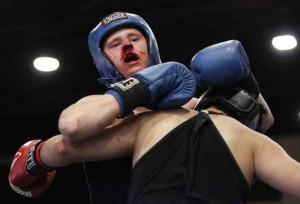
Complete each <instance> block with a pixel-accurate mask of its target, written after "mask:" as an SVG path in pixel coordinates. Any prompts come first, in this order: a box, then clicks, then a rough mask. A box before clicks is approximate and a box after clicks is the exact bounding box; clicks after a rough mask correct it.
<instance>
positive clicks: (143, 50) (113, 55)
mask: <svg viewBox="0 0 300 204" xmlns="http://www.w3.org/2000/svg"><path fill="white" fill-rule="evenodd" d="M103 50H104V52H105V53H106V55H107V56H108V58H109V59H110V60H111V62H112V64H113V65H114V66H115V67H117V69H118V71H119V72H120V73H121V74H122V75H123V76H124V78H129V77H130V76H132V75H133V74H134V73H136V72H138V71H140V70H142V69H144V68H146V67H147V66H148V63H149V60H148V59H149V53H148V48H147V41H146V39H145V37H144V35H143V34H142V33H141V32H140V31H139V30H137V29H134V28H129V29H127V28H126V29H125V28H124V29H120V30H118V31H116V32H114V33H113V34H111V35H110V36H109V37H108V38H107V39H106V40H105V42H104V45H103ZM129 54H131V55H135V56H136V59H135V60H133V61H129V62H127V61H126V56H128V55H129ZM124 58H125V59H124Z"/></svg>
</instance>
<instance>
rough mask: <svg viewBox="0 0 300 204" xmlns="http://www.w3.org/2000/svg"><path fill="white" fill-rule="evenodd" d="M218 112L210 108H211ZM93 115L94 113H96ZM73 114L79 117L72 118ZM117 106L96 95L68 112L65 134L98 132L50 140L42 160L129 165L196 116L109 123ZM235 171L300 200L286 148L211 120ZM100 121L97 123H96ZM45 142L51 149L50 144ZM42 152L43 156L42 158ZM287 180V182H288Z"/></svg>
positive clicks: (297, 168) (172, 114)
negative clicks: (130, 159)
mask: <svg viewBox="0 0 300 204" xmlns="http://www.w3.org/2000/svg"><path fill="white" fill-rule="evenodd" d="M209 109H210V110H213V111H216V112H222V111H221V110H218V109H216V108H214V107H211V108H209ZM95 110H97V113H95ZM74 112H76V113H77V114H75V115H76V117H74ZM119 112H120V107H119V105H118V103H117V101H116V100H115V99H114V97H112V96H110V95H97V96H95V97H94V98H93V99H92V100H91V99H90V98H86V101H85V99H83V100H81V101H80V102H78V103H76V104H73V105H71V106H70V107H69V108H67V109H66V110H65V111H64V112H63V113H62V115H61V117H60V121H59V122H60V123H63V122H67V121H68V123H66V124H61V125H62V126H66V127H67V126H70V127H68V128H66V129H65V130H66V131H65V132H64V134H65V135H68V136H69V137H70V138H71V137H73V138H74V137H80V135H84V134H86V133H84V132H82V129H89V128H92V129H97V131H95V132H89V133H90V134H93V136H94V137H91V138H90V139H89V140H85V141H84V142H78V143H76V142H75V143H69V142H68V141H66V140H65V139H64V138H63V137H62V136H61V135H60V136H56V137H53V138H51V139H50V140H48V141H49V142H50V143H52V144H55V145H54V146H53V147H54V148H53V147H51V146H48V145H47V146H44V147H43V148H42V152H41V154H42V155H44V156H45V155H47V157H43V161H44V162H45V163H46V164H49V165H51V166H61V167H63V166H66V165H69V164H72V163H75V162H82V161H99V160H106V159H114V158H119V157H123V156H128V155H133V164H132V165H133V166H134V165H135V164H136V162H137V161H139V159H140V158H141V157H142V156H143V155H145V154H146V153H147V152H148V151H149V150H150V149H151V148H152V147H154V145H155V144H157V143H158V142H159V141H160V140H161V139H163V138H164V137H165V135H166V134H167V133H169V132H170V131H171V130H173V129H174V128H175V127H177V126H178V125H180V124H181V123H183V122H185V121H186V120H188V119H190V118H191V117H193V116H195V115H196V114H198V112H197V111H194V110H188V109H183V108H181V109H176V110H168V111H158V112H154V111H148V112H144V113H140V114H136V115H132V116H129V117H127V118H125V119H123V120H122V121H120V122H118V123H115V124H114V125H110V124H112V122H113V120H114V118H115V117H116V116H117V115H118V114H119ZM87 114H88V115H89V114H92V116H93V118H91V119H92V120H95V121H98V122H99V123H92V125H91V123H78V121H82V119H83V118H86V115H87ZM210 116H211V119H212V121H213V123H214V124H215V126H216V128H217V129H218V131H219V132H220V134H221V136H222V137H223V139H224V141H225V142H226V144H227V146H228V147H229V149H230V151H231V153H232V154H233V156H234V158H235V160H236V162H237V164H238V166H239V168H240V169H241V171H242V173H243V175H244V176H245V178H246V180H247V181H248V183H249V185H251V184H252V182H253V180H254V178H258V179H260V180H262V181H263V182H265V183H266V184H268V185H270V186H272V187H274V188H275V189H278V190H279V191H282V192H285V193H288V194H291V195H293V196H295V197H298V198H300V164H299V162H297V161H296V160H294V159H292V158H291V157H290V156H289V155H288V154H287V153H286V152H285V151H284V149H283V148H282V147H281V146H279V145H278V144H277V143H276V142H274V141H273V140H271V139H270V138H269V137H267V136H266V135H263V134H261V133H258V132H256V131H253V130H251V129H249V128H248V127H246V126H245V125H243V124H241V123H240V122H238V121H237V120H235V119H233V118H231V117H228V116H224V115H210ZM100 121H101V123H100ZM50 143H49V144H50ZM44 151H46V152H47V154H43V152H44ZM287 177H289V178H290V179H286V178H287Z"/></svg>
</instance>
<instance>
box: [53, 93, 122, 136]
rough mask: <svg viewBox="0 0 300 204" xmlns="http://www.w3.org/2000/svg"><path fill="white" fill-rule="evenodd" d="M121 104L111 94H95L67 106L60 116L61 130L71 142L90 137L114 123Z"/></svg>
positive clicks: (59, 124)
mask: <svg viewBox="0 0 300 204" xmlns="http://www.w3.org/2000/svg"><path fill="white" fill-rule="evenodd" d="M119 113H120V106H119V104H118V103H117V101H116V100H115V98H114V97H113V96H111V95H93V96H88V97H85V98H83V99H81V100H79V101H78V102H77V103H75V104H73V105H71V106H69V107H68V108H66V109H65V110H64V111H63V112H62V113H61V115H60V118H59V123H58V126H59V130H60V132H61V134H62V135H63V136H64V137H65V138H66V139H67V140H69V141H70V142H76V141H82V140H85V139H88V138H90V137H92V136H94V135H96V134H99V132H101V131H103V130H104V129H105V127H107V126H109V125H111V124H112V122H113V120H114V119H115V118H116V117H117V116H118V115H119Z"/></svg>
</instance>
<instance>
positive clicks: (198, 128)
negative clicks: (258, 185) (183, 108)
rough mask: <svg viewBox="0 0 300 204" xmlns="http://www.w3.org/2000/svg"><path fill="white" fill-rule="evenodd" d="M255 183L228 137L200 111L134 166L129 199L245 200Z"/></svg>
mask: <svg viewBox="0 0 300 204" xmlns="http://www.w3.org/2000/svg"><path fill="white" fill-rule="evenodd" d="M249 193H250V186H249V184H248V183H247V180H246V178H245V177H244V175H243V174H242V172H241V170H240V168H239V167H238V164H237V163H236V161H235V159H234V157H233V155H232V154H231V152H230V150H229V148H228V146H227V145H226V143H225V141H224V140H223V138H222V136H221V135H220V133H219V132H218V130H217V129H216V127H215V126H214V124H213V122H212V121H211V119H210V118H209V115H208V114H207V113H204V112H200V113H199V114H198V115H196V116H194V117H192V118H191V119H189V120H187V121H185V122H184V123H182V124H181V125H179V126H178V127H176V128H175V129H174V130H173V131H171V132H170V133H168V134H167V135H166V136H165V137H164V138H163V139H162V140H160V141H159V142H158V143H157V144H156V145H154V146H153V147H152V148H151V149H150V150H149V151H148V152H147V153H146V154H145V155H143V156H142V157H141V158H140V160H139V161H138V162H137V163H136V165H135V166H134V168H133V174H132V180H131V186H130V189H129V193H128V194H129V196H128V202H127V203H128V204H154V203H155V204H177V203H180V204H182V203H184V204H192V203H193V204H194V203H195V204H196V203H197V204H200V203H222V204H223V203H230V204H240V203H245V202H246V201H247V199H248V196H249Z"/></svg>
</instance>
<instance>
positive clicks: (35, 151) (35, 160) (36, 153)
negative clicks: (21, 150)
mask: <svg viewBox="0 0 300 204" xmlns="http://www.w3.org/2000/svg"><path fill="white" fill-rule="evenodd" d="M44 143H45V141H42V140H41V141H39V142H37V143H35V144H34V145H33V146H32V147H31V148H30V149H29V151H28V153H27V155H26V167H27V170H28V172H29V173H30V174H31V175H34V176H40V175H43V174H45V173H46V172H49V171H52V170H54V168H51V167H48V166H46V165H45V164H44V163H43V162H42V161H41V157H40V149H41V147H42V146H43V144H44Z"/></svg>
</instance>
